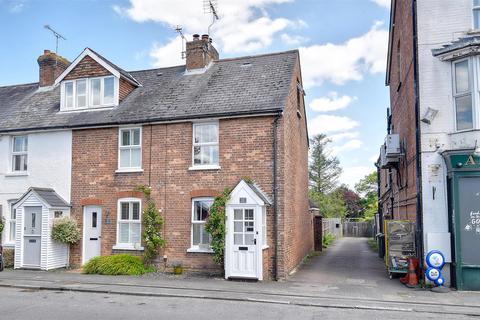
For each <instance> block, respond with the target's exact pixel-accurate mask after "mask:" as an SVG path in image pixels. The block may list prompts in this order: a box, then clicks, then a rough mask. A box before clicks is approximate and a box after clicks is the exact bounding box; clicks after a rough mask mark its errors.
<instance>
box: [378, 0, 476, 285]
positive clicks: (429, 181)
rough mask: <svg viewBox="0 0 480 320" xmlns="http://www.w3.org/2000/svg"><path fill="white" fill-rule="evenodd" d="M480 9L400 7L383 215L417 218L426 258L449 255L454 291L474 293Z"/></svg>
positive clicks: (396, 7)
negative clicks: (433, 253)
mask: <svg viewBox="0 0 480 320" xmlns="http://www.w3.org/2000/svg"><path fill="white" fill-rule="evenodd" d="M479 5H480V3H479V2H478V1H473V0H459V1H451V2H442V3H441V4H439V3H438V1H434V0H409V1H395V0H394V1H392V6H391V21H390V37H389V54H388V66H387V75H386V85H388V86H389V87H390V109H389V116H388V130H387V134H388V136H387V139H386V144H385V145H384V146H382V149H381V150H382V152H381V153H383V157H382V156H381V157H380V161H379V167H380V169H379V173H380V174H379V186H380V199H379V216H380V217H383V218H384V219H394V220H410V221H414V222H415V225H416V249H417V255H418V258H419V259H420V261H424V259H425V256H426V255H427V253H428V252H430V251H431V250H440V251H441V252H442V253H443V254H444V255H445V260H446V265H445V267H444V268H443V271H442V272H443V276H444V277H445V280H446V282H447V284H451V285H452V286H455V287H457V288H458V289H469V290H472V289H473V290H478V289H480V254H478V250H477V249H473V248H478V246H479V245H480V227H479V228H477V225H478V222H479V221H480V213H479V208H478V204H479V203H480V202H479V199H478V194H479V193H478V192H479V191H480V158H479V156H480V148H479V142H480V131H479V128H480V118H479V116H478V115H479V114H480V113H479V112H478V110H479V100H478V94H474V93H475V92H478V83H479V82H478V74H479V73H478V66H479V60H478V59H479V58H478V48H479V47H480V44H479V43H480V42H479V40H478V32H479V30H480V6H479ZM397 146H398V149H397ZM395 149H397V150H398V151H399V152H398V153H397V152H396V151H395ZM389 154H390V155H391V156H389ZM422 265H423V264H422ZM424 267H425V266H424Z"/></svg>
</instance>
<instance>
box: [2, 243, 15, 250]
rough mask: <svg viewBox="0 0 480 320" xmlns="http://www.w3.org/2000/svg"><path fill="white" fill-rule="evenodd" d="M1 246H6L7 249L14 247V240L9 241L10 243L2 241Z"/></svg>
mask: <svg viewBox="0 0 480 320" xmlns="http://www.w3.org/2000/svg"><path fill="white" fill-rule="evenodd" d="M2 246H3V248H4V249H5V248H8V249H14V248H15V242H10V243H4V244H2Z"/></svg>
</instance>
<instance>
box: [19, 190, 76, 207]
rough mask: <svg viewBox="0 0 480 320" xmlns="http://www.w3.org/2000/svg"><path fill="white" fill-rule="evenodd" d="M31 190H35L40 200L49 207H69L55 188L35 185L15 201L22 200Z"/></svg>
mask: <svg viewBox="0 0 480 320" xmlns="http://www.w3.org/2000/svg"><path fill="white" fill-rule="evenodd" d="M31 192H35V193H36V194H37V195H38V196H39V197H40V198H42V200H43V201H44V202H45V203H46V204H47V205H49V206H50V207H51V208H68V207H71V206H70V204H68V202H66V201H65V200H63V198H62V197H60V196H59V195H58V194H57V193H56V192H55V190H53V189H50V188H37V187H30V188H29V189H28V190H27V192H25V193H24V194H23V195H22V196H21V197H20V199H18V200H17V201H16V202H15V204H16V203H19V202H20V201H22V200H23V199H24V198H25V197H26V196H27V195H28V194H30V193H31Z"/></svg>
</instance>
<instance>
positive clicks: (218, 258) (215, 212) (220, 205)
mask: <svg viewBox="0 0 480 320" xmlns="http://www.w3.org/2000/svg"><path fill="white" fill-rule="evenodd" d="M231 192H232V189H231V188H225V189H224V190H223V192H222V193H221V194H220V195H218V196H217V197H215V200H214V201H213V204H212V206H211V207H210V215H209V216H208V219H207V222H206V224H205V230H206V231H207V232H208V233H209V234H210V236H211V238H212V241H211V243H210V245H211V247H212V250H213V252H214V256H213V261H215V263H217V264H219V265H223V264H224V262H225V256H224V251H225V205H226V203H227V202H228V200H229V199H230V193H231Z"/></svg>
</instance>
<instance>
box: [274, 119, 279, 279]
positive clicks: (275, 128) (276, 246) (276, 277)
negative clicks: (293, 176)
mask: <svg viewBox="0 0 480 320" xmlns="http://www.w3.org/2000/svg"><path fill="white" fill-rule="evenodd" d="M279 119H280V114H277V115H276V116H275V119H274V120H273V137H272V138H273V171H272V174H273V241H274V243H275V251H274V255H273V280H275V281H278V205H277V201H278V190H277V189H278V188H277V151H278V141H277V131H278V120H279Z"/></svg>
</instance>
